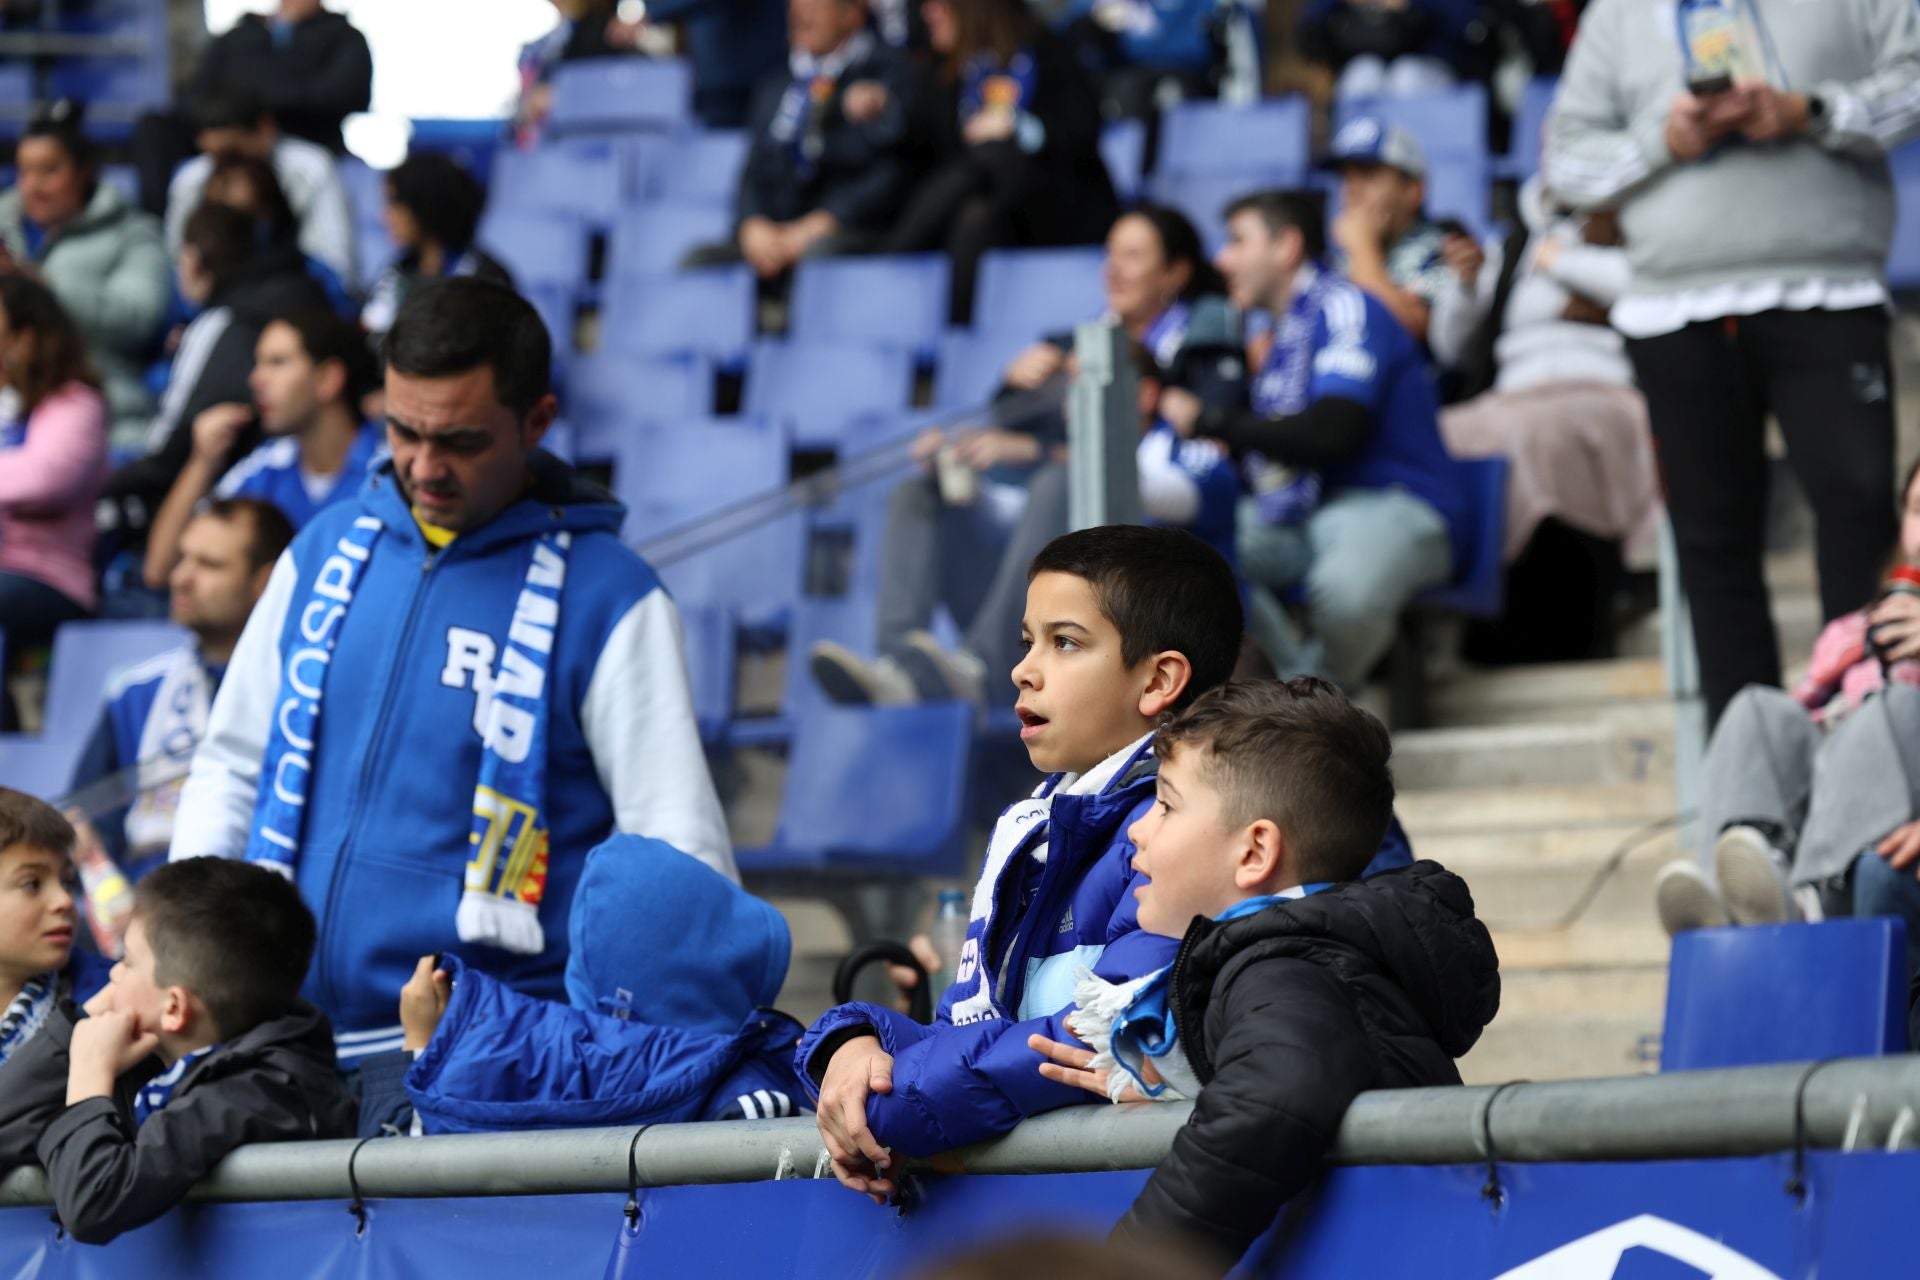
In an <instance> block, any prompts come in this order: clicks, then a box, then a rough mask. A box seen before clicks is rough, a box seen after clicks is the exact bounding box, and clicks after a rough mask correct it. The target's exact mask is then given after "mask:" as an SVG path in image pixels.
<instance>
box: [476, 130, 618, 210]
mask: <svg viewBox="0 0 1920 1280" xmlns="http://www.w3.org/2000/svg"><path fill="white" fill-rule="evenodd" d="M635 165H636V161H635V159H634V157H633V151H632V148H631V147H629V146H627V145H626V143H625V140H624V139H621V140H616V139H611V138H562V139H556V140H554V141H550V142H547V143H544V144H542V145H541V146H540V147H539V148H538V149H536V150H533V151H519V150H515V149H514V148H511V147H509V148H506V149H504V150H502V151H501V152H500V153H499V154H498V155H497V156H495V157H494V161H493V173H492V176H491V180H490V182H489V184H488V203H489V204H490V205H492V206H493V207H494V208H497V209H527V210H537V211H542V212H549V213H566V214H571V215H573V216H574V217H577V218H578V219H580V220H581V221H583V222H585V223H587V224H588V225H589V226H593V227H597V228H604V227H607V226H610V225H611V224H612V222H613V220H614V218H615V217H616V216H617V215H618V214H619V212H620V210H621V209H623V208H625V207H626V206H627V205H629V204H631V203H632V198H633V194H634V192H635V191H636V190H637V182H636V178H635V175H634V168H635Z"/></svg>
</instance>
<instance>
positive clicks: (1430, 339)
mask: <svg viewBox="0 0 1920 1280" xmlns="http://www.w3.org/2000/svg"><path fill="white" fill-rule="evenodd" d="M1481 250H1482V251H1483V252H1484V253H1485V254H1486V261H1485V262H1482V263H1481V264H1480V272H1479V274H1478V275H1476V276H1475V277H1474V282H1473V286H1474V287H1473V288H1471V289H1469V288H1467V287H1466V286H1465V285H1463V284H1461V283H1460V277H1459V276H1457V275H1455V274H1453V273H1452V272H1451V271H1449V272H1448V273H1447V284H1446V287H1445V288H1444V289H1442V290H1440V296H1439V297H1437V298H1435V299H1434V300H1433V316H1432V318H1431V319H1430V320H1429V321H1428V322H1427V345H1428V346H1429V347H1431V348H1433V358H1434V359H1435V360H1436V361H1437V362H1438V363H1439V364H1440V366H1441V367H1442V368H1447V369H1451V368H1453V367H1454V366H1456V365H1458V364H1459V363H1460V358H1461V357H1462V356H1463V355H1465V354H1466V350H1467V343H1468V342H1469V341H1471V340H1472V338H1473V331H1474V330H1475V329H1477V328H1479V327H1480V322H1481V321H1482V320H1484V319H1486V316H1487V312H1488V311H1489V310H1490V309H1491V308H1492V306H1493V293H1494V289H1495V288H1496V287H1497V286H1498V284H1499V281H1500V270H1501V266H1502V264H1503V263H1504V262H1505V261H1506V256H1507V242H1506V238H1505V237H1503V236H1488V237H1487V239H1486V242H1485V243H1484V244H1482V245H1481Z"/></svg>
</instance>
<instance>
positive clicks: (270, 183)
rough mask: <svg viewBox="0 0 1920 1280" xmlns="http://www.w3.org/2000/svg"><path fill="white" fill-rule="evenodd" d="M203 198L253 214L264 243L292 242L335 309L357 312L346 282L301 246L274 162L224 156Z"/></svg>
mask: <svg viewBox="0 0 1920 1280" xmlns="http://www.w3.org/2000/svg"><path fill="white" fill-rule="evenodd" d="M201 200H202V201H203V202H204V201H212V202H213V203H214V204H224V205H226V206H227V207H228V208H230V209H238V210H239V211H240V212H241V213H244V214H246V215H247V216H248V217H249V218H252V219H253V224H254V229H255V233H256V235H257V236H258V238H259V240H260V243H261V244H262V245H263V246H265V247H269V248H275V247H287V246H291V247H292V248H293V249H294V250H295V251H296V252H299V253H300V258H301V261H302V262H303V263H304V264H305V266H306V269H307V274H308V275H310V276H312V277H313V280H314V283H315V284H317V285H319V286H320V287H321V289H323V290H325V291H326V295H327V300H328V301H329V302H330V303H331V304H332V306H333V308H334V310H336V311H338V312H340V313H341V314H342V315H348V316H350V315H353V314H354V313H355V311H356V310H357V308H356V307H355V306H354V303H353V299H352V296H351V295H350V294H349V292H348V289H347V282H346V281H345V280H342V279H341V278H340V276H339V274H338V273H337V272H335V271H334V269H333V268H332V267H330V266H328V265H327V264H326V263H324V262H322V261H320V259H318V258H316V257H314V256H313V255H311V254H309V253H306V252H304V251H301V250H300V247H299V246H300V220H299V219H298V218H297V217H295V216H294V212H293V206H292V205H291V204H288V203H287V193H286V192H285V191H283V190H281V189H280V178H279V175H277V174H275V173H274V171H273V166H272V165H271V164H269V163H267V162H266V161H265V160H257V159H255V158H254V157H252V156H222V157H221V158H220V159H219V160H218V161H216V162H215V163H214V166H213V171H212V172H211V173H209V174H208V175H207V185H206V188H205V189H204V191H203V192H202V194H201Z"/></svg>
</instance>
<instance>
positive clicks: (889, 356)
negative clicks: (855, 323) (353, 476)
mask: <svg viewBox="0 0 1920 1280" xmlns="http://www.w3.org/2000/svg"><path fill="white" fill-rule="evenodd" d="M912 399H913V359H912V357H911V356H909V355H908V354H907V353H906V352H905V351H889V350H886V349H884V348H880V347H867V346H856V345H852V344H846V343H818V342H760V343H757V344H755V346H754V348H753V354H752V356H751V357H750V358H749V360H748V363H747V386H746V394H745V396H744V397H743V399H742V404H741V408H742V410H743V411H744V412H746V413H760V414H766V415H769V416H776V415H777V416H778V417H779V418H781V420H783V421H785V422H786V423H788V424H789V425H790V426H791V427H792V429H793V435H794V440H795V442H796V443H798V444H800V445H803V446H807V447H827V448H831V447H833V446H835V445H838V444H839V443H840V441H841V439H842V438H843V437H844V436H845V434H846V432H847V429H848V427H849V426H851V425H852V424H853V423H854V422H857V421H858V420H860V419H862V418H868V417H879V416H885V415H893V414H898V413H900V412H901V411H902V410H904V409H906V408H907V406H908V404H909V402H910V401H911V400H912Z"/></svg>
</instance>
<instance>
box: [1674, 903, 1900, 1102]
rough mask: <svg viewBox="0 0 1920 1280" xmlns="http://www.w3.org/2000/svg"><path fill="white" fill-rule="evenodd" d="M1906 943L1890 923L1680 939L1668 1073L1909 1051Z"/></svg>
mask: <svg viewBox="0 0 1920 1280" xmlns="http://www.w3.org/2000/svg"><path fill="white" fill-rule="evenodd" d="M1906 945H1907V944H1906V929H1905V927H1904V926H1903V925H1902V924H1901V922H1900V921H1898V920H1890V919H1875V920H1829V921H1826V922H1824V923H1822V924H1785V925H1755V926H1748V927H1745V928H1730V929H1695V930H1691V931H1689V932H1687V933H1682V934H1680V935H1679V936H1678V937H1676V938H1674V940H1673V958H1672V961H1671V962H1670V964H1669V966H1668V969H1667V1023H1666V1031H1665V1033H1664V1035H1663V1036H1662V1038H1661V1042H1660V1069H1661V1070H1662V1071H1698V1070H1703V1069H1706V1068H1710V1067H1750V1066H1760V1065H1762V1064H1765V1063H1772V1062H1809V1061H1814V1060H1817V1059H1821V1058H1857V1057H1876V1056H1879V1055H1881V1054H1890V1053H1905V1052H1906V1051H1907V958H1906Z"/></svg>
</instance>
